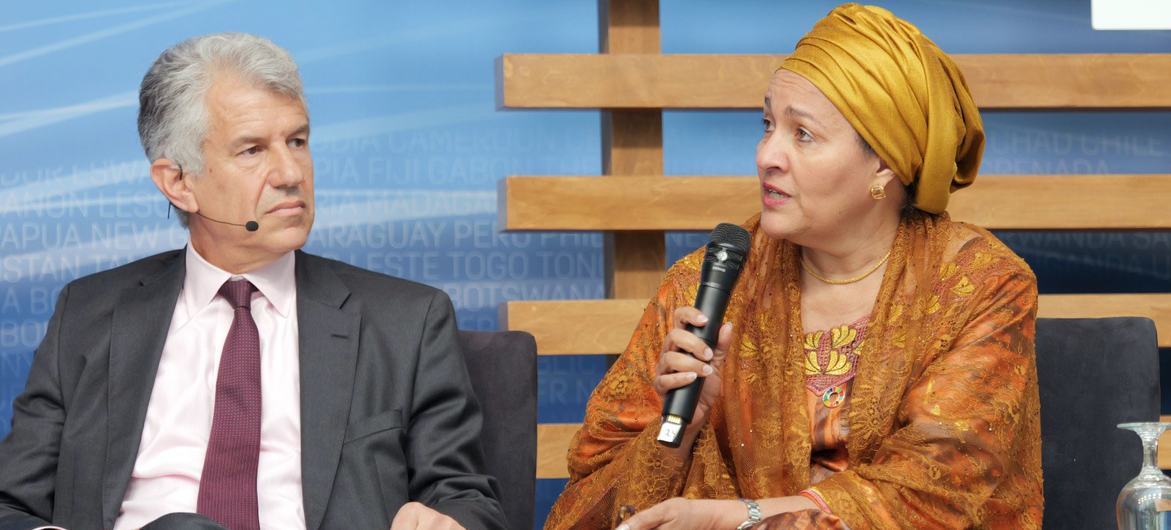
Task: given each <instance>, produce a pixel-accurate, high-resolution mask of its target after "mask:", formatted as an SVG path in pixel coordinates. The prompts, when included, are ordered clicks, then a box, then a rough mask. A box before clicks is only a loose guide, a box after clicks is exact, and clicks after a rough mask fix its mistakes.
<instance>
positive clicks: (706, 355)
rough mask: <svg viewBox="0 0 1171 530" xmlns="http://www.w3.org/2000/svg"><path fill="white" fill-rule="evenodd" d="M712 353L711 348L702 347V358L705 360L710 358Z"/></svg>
mask: <svg viewBox="0 0 1171 530" xmlns="http://www.w3.org/2000/svg"><path fill="white" fill-rule="evenodd" d="M712 355H715V353H713V352H712V349H711V348H704V350H703V359H704V360H705V361H706V360H708V359H711V358H712Z"/></svg>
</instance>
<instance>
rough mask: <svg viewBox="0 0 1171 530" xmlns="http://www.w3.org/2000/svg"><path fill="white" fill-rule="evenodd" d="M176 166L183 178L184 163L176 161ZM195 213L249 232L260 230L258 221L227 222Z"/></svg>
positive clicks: (209, 219)
mask: <svg viewBox="0 0 1171 530" xmlns="http://www.w3.org/2000/svg"><path fill="white" fill-rule="evenodd" d="M175 166H176V169H178V170H179V179H182V178H183V164H180V163H178V162H176V163H175ZM171 206H175V205H174V204H172V205H171ZM195 215H198V216H200V217H202V218H204V219H207V220H208V221H211V222H213V223H219V224H222V225H229V226H242V227H244V230H247V231H249V232H255V231H257V230H260V223H258V222H256V221H248V222H247V223H244V224H240V223H229V222H227V221H221V220H219V219H212V218H211V217H208V216H206V215H203V214H201V213H199V212H195ZM170 216H171V211H170V210H167V217H170Z"/></svg>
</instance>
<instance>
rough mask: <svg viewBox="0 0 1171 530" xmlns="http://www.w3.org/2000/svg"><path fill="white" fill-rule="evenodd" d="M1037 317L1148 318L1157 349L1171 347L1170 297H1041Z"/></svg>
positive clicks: (1090, 295)
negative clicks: (1153, 331)
mask: <svg viewBox="0 0 1171 530" xmlns="http://www.w3.org/2000/svg"><path fill="white" fill-rule="evenodd" d="M1040 298H1041V299H1040V301H1039V302H1038V307H1037V314H1038V315H1040V316H1042V317H1049V318H1102V317H1130V316H1140V317H1147V318H1149V319H1151V320H1154V321H1155V333H1156V334H1157V335H1158V339H1159V347H1160V348H1171V294H1169V293H1149V294H1043V295H1041V297H1040Z"/></svg>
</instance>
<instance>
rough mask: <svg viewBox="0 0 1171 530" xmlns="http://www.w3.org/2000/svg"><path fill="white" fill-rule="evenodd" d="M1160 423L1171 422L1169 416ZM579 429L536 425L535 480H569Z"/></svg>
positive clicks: (1170, 446) (1162, 452)
mask: <svg viewBox="0 0 1171 530" xmlns="http://www.w3.org/2000/svg"><path fill="white" fill-rule="evenodd" d="M1160 421H1164V422H1171V416H1163V417H1162V418H1160ZM580 428H581V424H578V423H546V424H540V425H537V478H569V466H568V460H567V458H566V455H567V453H568V452H569V445H570V443H571V442H572V441H573V435H574V434H576V433H577V430H578V429H580ZM1158 462H1159V467H1160V468H1162V469H1171V431H1167V432H1166V433H1163V436H1161V437H1160V438H1159V455H1158Z"/></svg>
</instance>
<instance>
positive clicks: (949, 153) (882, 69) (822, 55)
mask: <svg viewBox="0 0 1171 530" xmlns="http://www.w3.org/2000/svg"><path fill="white" fill-rule="evenodd" d="M781 68H784V69H786V70H789V71H792V72H793V73H796V74H798V75H800V76H802V77H804V78H805V79H808V80H809V81H810V82H811V83H813V85H814V86H816V87H817V88H818V89H820V90H821V92H822V93H823V94H825V96H826V97H827V98H829V100H830V101H831V102H833V104H834V106H835V107H837V109H838V111H840V112H841V113H842V115H844V116H845V117H846V119H847V120H848V121H849V122H850V124H851V125H853V126H854V129H855V130H856V131H858V134H860V135H861V136H862V138H863V139H865V140H866V142H867V143H869V144H870V146H871V147H873V148H874V151H875V152H876V153H878V156H879V157H880V158H882V160H883V161H884V162H886V163H887V164H888V165H889V166H890V167H891V169H892V170H894V172H895V173H896V174H897V175H898V176H899V179H900V180H901V181H902V182H903V184H904V185H906V186H908V187H909V188H910V189H911V190H912V191H913V193H914V198H913V199H914V205H915V207H917V208H919V209H920V210H924V211H928V212H932V213H942V212H943V211H944V210H945V209H947V199H948V195H949V194H950V193H951V192H952V191H955V190H957V189H959V188H963V187H965V186H968V185H969V184H971V183H972V181H973V180H975V179H976V172H977V171H978V170H979V169H980V157H981V155H982V154H983V153H984V125H983V123H982V122H981V120H980V112H979V110H978V109H977V107H976V103H975V101H973V100H972V95H971V93H969V92H968V85H967V83H966V82H965V81H964V76H963V74H961V73H960V70H959V68H957V67H956V65H955V63H954V62H952V60H951V58H950V57H948V56H947V54H945V53H943V50H940V49H939V47H938V46H936V45H935V43H934V42H931V40H930V39H928V38H927V37H926V36H925V35H923V34H922V33H920V32H919V29H918V28H916V27H915V26H913V25H911V24H910V23H908V22H907V21H905V20H902V19H899V18H897V17H895V16H894V15H893V14H891V12H890V11H887V10H885V9H882V8H880V7H874V6H861V5H858V4H843V5H841V6H838V7H837V8H835V9H834V10H833V11H830V13H829V15H827V16H826V17H825V18H823V19H821V20H820V21H819V22H818V23H817V24H816V25H814V26H813V29H812V30H811V31H810V32H809V33H807V34H806V35H805V36H804V37H803V38H802V39H801V40H800V41H799V42H798V43H797V48H796V49H795V50H793V54H792V55H790V56H789V57H788V58H787V59H785V62H784V63H783V64H782V65H781Z"/></svg>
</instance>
